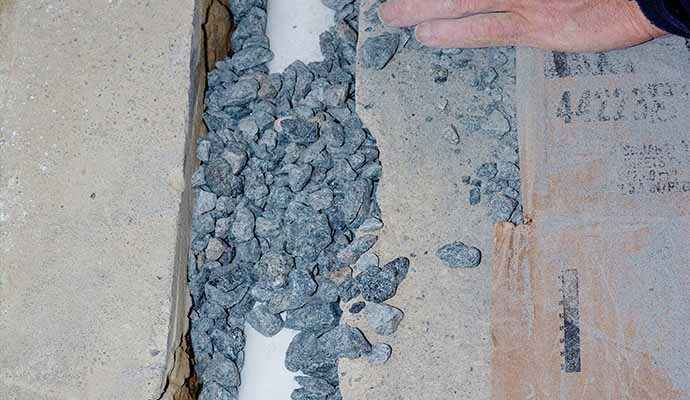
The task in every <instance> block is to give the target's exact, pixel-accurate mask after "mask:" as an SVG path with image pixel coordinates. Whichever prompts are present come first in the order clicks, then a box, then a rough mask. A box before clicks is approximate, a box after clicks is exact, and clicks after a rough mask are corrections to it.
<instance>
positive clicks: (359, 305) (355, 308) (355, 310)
mask: <svg viewBox="0 0 690 400" xmlns="http://www.w3.org/2000/svg"><path fill="white" fill-rule="evenodd" d="M365 306H366V303H365V302H363V301H358V302H356V303H353V304H352V305H351V306H350V309H349V310H348V311H349V312H350V314H359V313H360V312H361V311H362V310H364V307H365Z"/></svg>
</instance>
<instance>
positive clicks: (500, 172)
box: [496, 161, 520, 181]
mask: <svg viewBox="0 0 690 400" xmlns="http://www.w3.org/2000/svg"><path fill="white" fill-rule="evenodd" d="M496 165H497V173H496V179H503V180H507V181H517V180H519V179H520V167H518V166H517V165H516V164H513V163H512V162H508V161H498V162H497V163H496Z"/></svg>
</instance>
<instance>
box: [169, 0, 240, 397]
mask: <svg viewBox="0 0 690 400" xmlns="http://www.w3.org/2000/svg"><path fill="white" fill-rule="evenodd" d="M226 3H227V0H196V1H195V6H194V7H195V18H194V23H193V24H194V27H193V37H192V38H191V40H192V57H191V65H190V82H191V85H190V120H191V122H190V134H189V138H188V141H189V143H188V146H187V147H188V148H187V152H186V155H185V181H186V182H187V185H188V186H189V182H190V179H191V172H192V170H194V169H196V167H197V166H198V165H199V161H198V160H197V159H196V157H195V154H196V144H197V140H198V139H199V138H200V137H204V136H206V135H207V128H206V126H205V123H204V122H203V99H204V96H205V94H206V88H207V76H208V72H209V71H210V70H211V69H212V66H213V65H214V64H215V62H216V61H218V60H220V59H223V58H225V57H227V56H229V55H231V53H232V52H231V43H230V38H231V35H232V28H233V18H232V15H231V13H230V11H229V8H228V7H227V4H226ZM187 170H189V171H187ZM188 196H189V198H188V199H187V200H188V207H187V208H186V213H188V214H190V215H185V217H187V218H189V219H190V220H191V210H192V209H193V207H194V204H193V203H194V201H193V200H192V198H193V196H191V193H189V194H188ZM184 212H185V211H183V213H184ZM181 229H190V228H189V226H187V225H185V224H183V228H181ZM181 237H183V238H186V239H185V240H182V241H180V243H184V244H182V246H185V247H184V252H185V254H188V252H189V251H190V243H189V239H190V237H189V236H188V235H185V234H183V235H181ZM187 267H188V263H187V262H186V260H185V262H183V263H182V265H178V268H180V269H181V270H182V272H183V273H182V274H181V278H180V279H182V280H183V285H182V288H183V289H182V291H183V292H184V293H183V294H179V293H176V290H178V289H175V288H174V289H173V297H174V298H177V299H178V301H184V302H186V305H187V307H184V312H185V315H184V316H181V315H174V316H173V318H174V319H175V321H177V322H179V320H184V323H183V324H182V325H183V326H184V327H185V332H184V334H183V335H182V337H181V338H180V343H179V345H178V347H177V348H176V349H175V350H174V351H173V354H172V361H171V362H169V363H170V364H172V365H171V366H170V367H169V370H168V374H167V376H166V377H165V382H164V385H163V388H162V394H161V396H160V397H159V399H158V400H196V399H198V397H199V392H200V389H201V388H200V384H199V380H198V377H197V374H196V371H195V368H194V364H195V358H194V350H193V347H192V341H191V336H190V328H191V320H190V313H191V311H192V309H191V299H190V292H189V285H188V280H187ZM182 298H184V300H181V299H182ZM173 313H178V314H179V310H176V309H174V310H173ZM177 322H174V323H177ZM171 328H172V327H171ZM171 331H172V329H171ZM171 334H174V332H171Z"/></svg>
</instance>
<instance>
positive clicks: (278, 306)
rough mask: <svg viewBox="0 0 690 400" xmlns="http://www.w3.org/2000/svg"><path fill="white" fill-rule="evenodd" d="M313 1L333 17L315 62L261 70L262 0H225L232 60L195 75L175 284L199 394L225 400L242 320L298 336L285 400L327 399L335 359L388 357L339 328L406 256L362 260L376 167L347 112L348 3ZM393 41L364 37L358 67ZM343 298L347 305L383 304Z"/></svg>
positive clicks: (403, 265) (351, 64) (401, 267)
mask: <svg viewBox="0 0 690 400" xmlns="http://www.w3.org/2000/svg"><path fill="white" fill-rule="evenodd" d="M323 3H324V4H325V5H326V6H328V7H330V8H331V9H333V10H334V11H335V22H334V26H333V27H331V28H330V29H329V30H328V31H326V32H324V33H322V34H321V36H320V45H321V51H322V53H323V56H324V60H323V61H320V62H312V63H309V64H304V63H303V62H301V61H295V62H294V63H293V64H291V65H290V66H288V67H287V68H286V69H285V71H283V72H282V73H278V74H276V73H273V74H272V73H269V71H268V68H267V67H266V63H267V62H268V61H270V60H271V59H272V57H273V54H272V52H271V50H270V47H269V42H268V38H267V37H266V35H265V29H266V20H267V14H266V0H230V2H229V7H230V9H231V12H232V14H233V15H234V16H235V27H236V28H235V31H234V33H233V37H232V43H233V46H234V47H233V51H234V55H233V56H232V57H229V58H227V59H225V60H223V61H220V62H218V63H217V64H216V66H215V69H214V70H213V71H212V72H211V73H209V75H208V89H207V92H206V97H205V109H204V121H205V123H206V125H207V127H208V130H209V133H208V137H207V138H204V139H202V140H200V141H199V142H198V144H197V158H198V159H199V160H200V161H201V165H200V167H199V168H198V170H197V171H196V172H195V173H194V174H193V178H192V187H193V188H194V190H195V192H196V193H195V196H196V197H195V198H196V208H195V212H194V216H193V224H192V245H191V250H192V251H191V254H190V259H189V267H188V280H189V287H190V291H191V294H192V301H193V309H192V312H191V339H192V346H193V350H194V354H195V368H196V371H197V373H198V376H199V378H200V380H201V384H202V392H201V397H200V399H202V400H209V399H214V400H216V399H228V400H230V399H237V392H238V391H237V387H238V386H239V385H240V384H241V382H240V371H241V369H242V367H243V364H244V345H245V337H244V327H245V323H246V324H249V325H250V326H251V327H252V328H253V329H255V330H256V331H257V332H259V333H260V334H262V335H264V336H273V335H276V334H277V333H278V332H280V331H281V330H282V329H283V328H290V329H294V330H297V331H299V333H298V334H297V335H296V336H295V337H294V339H293V341H292V343H291V344H290V346H289V348H288V350H287V353H286V359H285V365H286V367H287V368H288V370H290V371H293V372H300V373H301V374H302V375H303V376H299V377H298V378H297V382H298V383H299V385H300V386H301V387H300V388H299V389H297V390H295V391H294V392H293V393H292V398H293V399H323V400H337V399H340V398H341V396H340V391H339V385H338V370H337V367H338V360H339V359H340V358H343V357H345V358H359V357H367V358H368V359H369V361H370V362H372V363H375V364H380V363H383V362H385V361H386V360H387V359H388V358H389V357H390V353H391V348H390V346H388V345H385V344H377V345H374V346H373V347H372V345H371V344H370V343H369V341H368V340H367V338H366V337H365V336H364V334H363V333H362V332H361V331H360V330H359V329H357V328H354V327H351V326H348V325H347V324H345V323H344V322H342V321H341V316H342V314H343V309H342V307H341V304H342V302H349V301H350V300H353V299H355V298H357V297H358V296H360V295H361V296H362V297H363V298H364V299H365V300H369V301H374V302H382V301H384V300H387V299H390V298H391V297H392V296H393V295H394V294H395V292H396V290H397V287H398V285H400V283H401V282H402V280H403V279H404V278H405V276H406V274H407V272H408V269H409V260H407V259H406V258H398V259H395V260H393V261H391V262H389V263H387V264H385V265H380V262H379V259H378V257H376V256H375V255H373V254H372V253H370V252H369V251H370V249H371V248H372V247H373V246H374V245H375V244H376V241H377V240H378V236H377V231H379V230H380V229H381V228H383V222H382V219H381V215H380V210H379V207H378V204H377V200H376V191H377V186H378V181H379V179H380V177H381V173H382V168H381V163H380V161H379V151H378V148H377V146H376V140H375V139H374V137H373V136H372V135H371V133H370V132H369V131H368V130H367V129H366V128H365V127H364V126H363V125H362V122H361V121H360V119H359V117H358V116H357V113H356V111H355V102H354V92H355V91H354V85H355V81H354V74H355V54H356V45H357V36H358V34H357V30H358V22H357V16H358V13H359V3H358V2H357V1H354V0H323ZM398 42H399V37H398V35H387V36H384V37H383V38H379V39H377V40H374V41H373V42H372V43H373V44H372V46H373V47H372V50H375V51H374V52H372V53H371V54H370V62H371V63H372V66H373V67H376V68H384V67H385V64H386V63H387V62H388V60H389V59H390V58H391V57H392V56H393V55H394V54H395V51H396V49H397V47H398ZM358 232H360V233H358ZM367 252H369V253H367ZM361 264H365V265H364V266H363V267H362V268H358V267H356V266H357V265H360V266H361ZM351 267H352V268H351ZM353 270H354V272H353ZM356 304H359V305H358V306H354V305H353V306H352V307H351V308H350V310H351V311H353V312H354V311H356V310H357V308H359V310H358V311H357V312H359V311H362V309H365V308H369V307H373V308H377V307H380V308H382V309H385V310H388V309H387V308H386V307H389V306H386V305H378V304H373V303H372V304H373V305H371V304H370V305H366V303H364V302H358V303H356ZM394 310H395V312H394V314H395V315H388V314H389V313H388V314H387V313H384V312H381V313H380V314H381V315H380V317H378V318H379V320H380V321H378V320H377V321H378V322H377V323H378V324H379V325H381V328H380V329H379V331H382V332H390V333H392V332H393V331H395V329H396V328H397V325H398V324H399V322H400V319H401V318H402V312H401V311H400V310H397V309H394ZM390 333H386V334H390Z"/></svg>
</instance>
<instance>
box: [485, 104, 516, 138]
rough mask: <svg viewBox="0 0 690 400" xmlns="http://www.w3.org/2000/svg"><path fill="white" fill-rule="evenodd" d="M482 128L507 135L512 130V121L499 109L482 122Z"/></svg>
mask: <svg viewBox="0 0 690 400" xmlns="http://www.w3.org/2000/svg"><path fill="white" fill-rule="evenodd" d="M481 127H482V129H484V130H486V131H489V132H491V133H494V134H496V135H505V134H506V133H508V132H510V121H508V119H507V118H506V116H505V115H503V113H501V112H500V111H498V110H494V111H493V112H492V113H491V114H490V115H489V116H488V117H487V118H486V119H485V120H483V121H482V123H481Z"/></svg>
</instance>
